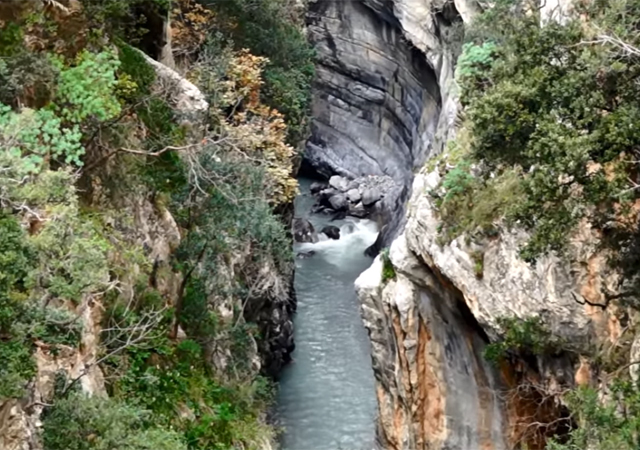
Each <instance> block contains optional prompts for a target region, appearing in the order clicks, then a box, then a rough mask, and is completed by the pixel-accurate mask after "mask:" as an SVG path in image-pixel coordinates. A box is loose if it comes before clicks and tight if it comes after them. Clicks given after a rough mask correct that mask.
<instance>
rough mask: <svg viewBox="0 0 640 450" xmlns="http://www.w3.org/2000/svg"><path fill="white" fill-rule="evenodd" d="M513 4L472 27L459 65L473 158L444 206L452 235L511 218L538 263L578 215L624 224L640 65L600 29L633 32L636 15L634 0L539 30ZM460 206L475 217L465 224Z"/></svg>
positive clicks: (456, 175) (454, 179)
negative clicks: (526, 235)
mask: <svg viewBox="0 0 640 450" xmlns="http://www.w3.org/2000/svg"><path fill="white" fill-rule="evenodd" d="M513 3H514V2H499V4H498V5H497V7H496V9H494V10H492V11H491V13H490V14H487V15H486V16H485V17H484V18H481V19H480V20H479V21H478V25H477V27H476V29H475V30H473V31H472V33H471V36H472V38H473V40H472V41H471V42H468V43H467V44H466V45H465V47H464V52H463V55H462V56H461V58H460V64H459V66H458V71H457V78H458V81H459V83H460V84H461V89H462V101H463V103H464V105H465V111H466V117H467V119H466V125H465V126H466V127H467V128H468V130H469V134H470V136H471V137H470V139H468V142H467V143H466V145H465V153H466V155H467V161H469V162H464V161H463V162H462V163H461V164H458V165H457V166H456V167H455V169H453V170H452V171H451V172H449V173H448V174H447V175H446V176H445V180H444V183H443V187H444V188H445V191H446V194H445V195H444V198H443V199H442V201H441V206H442V208H443V217H444V219H445V220H444V222H445V230H444V231H445V232H446V233H448V234H449V235H450V236H455V235H458V234H460V233H461V232H464V231H469V230H473V229H476V228H480V229H483V228H485V229H486V228H487V227H486V225H488V224H494V223H496V222H497V221H499V220H500V219H501V218H507V219H508V222H511V223H514V222H517V223H518V225H519V226H522V227H524V228H526V229H528V230H530V231H531V233H532V235H531V238H530V240H529V242H528V243H527V245H526V246H525V247H524V248H523V249H522V256H523V257H524V258H525V259H526V260H529V261H533V260H535V258H536V257H537V256H539V255H541V254H543V253H545V252H547V251H550V250H553V251H556V252H562V251H563V250H564V249H565V248H566V244H567V239H568V237H569V236H570V235H571V232H572V231H573V229H574V228H575V226H576V224H577V223H578V222H579V221H580V220H581V219H582V218H585V217H589V218H591V219H592V220H593V221H594V222H596V223H605V222H611V221H614V222H615V223H616V224H617V227H619V228H620V231H621V232H622V228H624V227H623V226H622V222H623V221H624V218H623V217H621V215H624V213H622V211H623V209H621V207H622V208H623V207H624V205H628V204H629V202H631V201H632V200H633V199H634V198H635V193H636V191H635V188H634V184H633V183H631V184H630V182H629V178H630V177H631V179H632V180H633V175H632V174H633V173H634V167H635V164H636V163H635V161H636V159H637V158H636V157H635V156H634V153H635V149H636V148H637V146H638V142H639V141H638V139H640V135H638V134H637V132H636V131H634V130H636V127H634V126H632V125H631V124H632V123H634V122H635V121H636V120H637V118H638V117H639V116H638V114H639V113H640V109H639V107H640V106H639V105H638V102H637V99H638V91H637V90H638V86H637V84H636V83H635V82H634V81H633V80H634V79H635V76H636V74H637V70H638V67H639V66H638V65H637V63H636V61H635V59H634V58H632V57H631V56H630V55H628V54H625V52H624V51H623V50H621V48H620V47H619V46H616V45H602V43H601V42H599V41H598V37H597V36H595V34H596V32H597V31H596V30H598V29H599V30H613V29H616V30H620V29H621V28H624V29H626V30H631V29H633V27H634V24H635V23H636V21H637V20H638V18H637V17H636V14H635V11H636V9H637V8H636V6H635V3H634V2H633V1H620V2H614V3H612V4H611V5H609V6H605V5H600V4H596V5H595V6H594V7H592V8H591V9H588V10H584V11H583V13H584V15H586V16H588V17H589V23H590V25H589V26H583V24H582V23H580V22H579V21H577V20H576V21H569V22H568V23H567V24H564V25H563V24H558V23H555V22H551V23H548V24H546V25H545V26H541V25H540V18H539V14H514V13H513V11H514V10H513V8H514V5H513ZM620 21H622V24H623V26H622V27H621V26H620V25H621V24H620V23H619V22H620ZM605 32H606V31H605ZM617 36H618V37H619V38H621V39H624V38H629V39H630V41H629V42H630V44H631V45H633V44H634V43H635V39H636V38H637V37H636V36H634V35H633V34H631V33H630V32H629V31H627V32H625V34H622V35H617ZM594 39H595V40H594ZM480 162H481V163H480ZM473 165H475V167H476V170H475V171H474V172H473V173H471V172H470V170H469V167H470V166H473ZM501 182H503V183H504V185H503V187H504V190H503V189H500V188H499V185H500V183H501ZM496 190H497V192H496ZM491 191H493V192H492V193H491V194H489V195H487V194H488V192H491ZM501 193H502V194H503V195H501ZM496 194H497V195H496ZM492 198H496V201H490V199H492ZM488 200H489V202H488V204H487V201H488ZM460 205H468V206H470V207H471V208H473V209H476V208H477V207H478V206H477V205H481V206H480V209H481V212H480V213H479V216H478V215H476V216H475V217H470V214H468V213H467V211H466V209H467V208H459V206H460ZM471 216H473V215H471ZM459 219H460V220H459Z"/></svg>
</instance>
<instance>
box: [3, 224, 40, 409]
mask: <svg viewBox="0 0 640 450" xmlns="http://www.w3.org/2000/svg"><path fill="white" fill-rule="evenodd" d="M30 256H31V255H30V251H29V248H28V246H27V245H25V242H24V232H23V231H22V229H21V228H20V225H19V224H18V223H17V222H16V220H15V219H14V218H12V217H7V216H4V215H3V216H0V356H1V357H2V361H3V363H2V365H0V399H3V398H7V397H16V396H19V395H21V393H22V389H23V385H24V383H25V381H26V380H28V379H29V378H30V377H31V376H32V375H33V373H34V364H33V362H32V360H31V347H30V345H28V344H27V343H26V342H25V341H26V339H25V337H24V332H23V330H22V329H21V328H22V327H21V326H20V325H21V322H20V318H21V317H22V316H23V315H24V314H25V313H26V311H25V309H26V308H25V297H26V277H27V274H28V273H29V271H30V270H31V269H32V267H31V265H30Z"/></svg>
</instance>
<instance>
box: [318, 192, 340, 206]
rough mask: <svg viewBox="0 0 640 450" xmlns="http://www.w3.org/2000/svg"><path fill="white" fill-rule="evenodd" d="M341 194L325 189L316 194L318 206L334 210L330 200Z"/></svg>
mask: <svg viewBox="0 0 640 450" xmlns="http://www.w3.org/2000/svg"><path fill="white" fill-rule="evenodd" d="M337 194H340V191H339V190H337V189H334V188H331V187H330V188H327V189H323V190H321V191H320V192H318V193H317V194H316V197H317V198H318V204H319V205H322V206H324V207H325V208H333V206H332V205H331V203H330V202H329V200H330V199H331V197H333V196H334V195H337Z"/></svg>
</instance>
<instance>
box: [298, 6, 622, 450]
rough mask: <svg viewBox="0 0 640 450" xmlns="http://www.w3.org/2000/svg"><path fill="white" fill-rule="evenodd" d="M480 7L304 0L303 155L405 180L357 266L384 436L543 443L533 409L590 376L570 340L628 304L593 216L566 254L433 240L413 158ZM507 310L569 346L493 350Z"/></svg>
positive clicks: (443, 111) (588, 338)
mask: <svg viewBox="0 0 640 450" xmlns="http://www.w3.org/2000/svg"><path fill="white" fill-rule="evenodd" d="M568 4H569V2H566V1H555V2H544V5H543V6H544V7H543V9H542V17H543V20H563V19H564V18H565V17H567V13H568V11H569V9H568ZM479 9H480V8H479V6H478V4H477V3H476V2H475V1H471V0H456V1H451V0H389V1H376V0H360V1H352V2H317V3H312V5H311V10H310V14H309V19H310V20H309V22H310V26H309V29H310V35H311V39H312V41H313V42H314V43H315V45H316V49H317V51H318V76H317V81H316V95H315V100H314V122H313V135H312V138H311V139H310V141H309V143H308V145H307V158H308V160H309V161H310V162H311V163H312V164H313V165H314V166H315V167H316V169H317V170H318V171H319V172H321V173H324V174H329V173H340V174H343V175H346V176H352V177H353V176H359V175H362V174H387V175H390V176H392V177H394V178H395V179H396V180H397V181H399V182H400V184H401V185H402V186H404V192H401V193H397V194H396V195H392V196H389V197H390V198H387V199H385V200H386V202H387V203H386V207H387V212H388V213H389V214H388V215H387V216H386V217H385V219H384V220H385V221H386V226H387V228H386V229H384V230H383V233H382V236H383V237H382V240H381V242H379V248H380V247H382V246H385V245H388V244H389V243H390V242H391V240H392V238H394V237H395V238H396V239H395V240H394V241H393V243H392V245H391V247H390V253H389V256H388V261H387V262H385V261H384V259H385V258H387V257H382V256H379V257H378V258H377V259H376V260H375V262H374V264H373V265H372V267H371V268H370V269H369V270H368V271H366V272H365V273H363V274H362V276H361V277H360V278H359V279H358V281H357V282H356V287H357V290H358V293H359V297H360V299H361V301H362V315H363V319H364V322H365V326H366V327H367V328H368V330H369V333H370V337H371V341H372V346H373V347H372V363H373V369H374V372H375V376H376V382H377V397H378V401H379V424H378V425H379V427H378V437H379V440H380V443H381V445H382V447H383V448H388V449H394V450H399V449H407V450H409V449H412V450H413V449H456V450H476V449H510V448H514V447H516V446H518V445H522V444H525V445H528V448H543V447H544V445H545V442H546V436H547V435H548V434H552V433H553V432H557V431H558V429H549V427H546V428H545V427H544V426H540V424H544V423H549V422H552V421H553V420H554V419H556V418H558V417H563V415H564V414H566V409H565V405H564V404H563V403H562V401H561V400H560V399H559V397H560V396H559V395H558V394H559V393H560V390H561V389H562V388H561V387H562V386H565V387H566V386H571V385H575V384H578V385H585V384H589V383H592V382H593V378H592V375H593V373H592V369H591V368H590V366H589V363H588V362H587V361H586V360H585V359H584V358H582V357H581V356H579V355H580V349H584V348H587V347H589V346H593V345H599V346H603V345H604V346H606V345H607V343H609V344H610V343H611V342H614V341H616V340H618V339H619V338H620V336H621V328H622V327H621V323H620V319H619V317H624V314H619V311H615V308H614V307H612V306H609V304H608V303H609V301H608V299H609V297H607V295H611V292H615V284H616V281H617V278H616V275H615V274H614V273H612V272H611V271H610V270H608V269H607V268H606V263H605V257H604V256H603V255H601V254H599V253H598V252H597V251H596V248H595V245H594V243H595V241H596V235H595V233H594V231H593V230H591V229H590V228H589V226H588V225H587V224H583V225H582V226H581V227H580V230H579V232H578V233H577V234H576V235H575V237H574V240H573V243H572V248H571V252H570V256H569V258H568V259H565V260H561V259H559V258H558V257H556V256H553V255H552V256H547V257H544V258H540V259H539V260H538V261H537V263H536V264H535V265H533V266H532V265H529V264H527V263H525V262H524V261H522V260H521V259H520V258H519V256H518V249H519V247H520V245H521V244H522V242H524V240H525V239H526V235H524V233H521V232H517V231H507V230H502V232H501V233H499V234H498V236H497V237H496V238H495V239H491V240H489V241H488V242H484V243H482V244H474V243H473V242H471V240H469V239H465V238H464V237H461V238H458V239H456V240H454V241H453V242H451V243H449V244H443V243H441V242H439V241H438V227H439V225H438V217H437V216H438V213H437V209H436V208H435V206H434V204H433V202H432V199H431V197H430V195H428V192H429V191H430V190H432V189H435V188H436V187H437V186H438V182H439V174H438V173H437V172H431V173H430V172H429V171H428V170H427V169H426V168H423V169H421V170H420V173H419V174H418V175H416V176H415V177H414V172H415V171H416V169H418V168H420V167H422V166H423V165H424V163H425V161H426V160H427V159H429V158H430V157H433V156H434V155H437V154H438V153H440V152H442V151H443V150H444V144H445V143H446V142H447V140H448V139H450V138H451V137H452V136H453V134H454V133H455V124H456V117H457V114H458V109H459V104H458V99H457V94H456V86H455V82H454V80H453V74H454V65H455V61H456V58H457V56H458V54H457V51H458V50H457V47H456V43H459V39H460V33H461V30H462V28H463V27H464V25H465V24H468V23H470V21H471V20H472V19H473V17H474V15H475V14H476V13H478V11H479ZM409 197H410V198H409ZM407 200H408V202H407ZM405 202H406V203H405ZM405 204H406V205H408V206H406V208H405ZM379 248H378V249H379ZM479 254H482V255H483V257H482V258H483V259H482V261H480V262H478V261H477V255H479ZM385 264H389V265H390V266H392V267H393V271H394V273H395V276H394V277H392V279H386V278H388V271H389V270H391V269H384V268H383V266H384V265H385ZM478 264H480V266H481V269H482V270H481V272H482V273H480V274H479V273H478V270H477V266H478ZM383 273H384V274H386V275H385V276H384V278H383ZM606 293H608V294H606ZM502 317H518V318H521V319H525V318H528V317H539V318H541V319H542V320H543V321H544V323H545V326H547V327H549V328H550V329H551V331H552V332H553V333H554V334H555V335H557V336H560V337H561V338H562V339H563V341H564V342H567V343H569V344H570V345H568V349H569V350H567V351H563V352H558V353H555V354H550V355H547V356H546V357H534V358H532V359H531V360H520V361H518V360H511V361H509V362H508V363H505V364H502V365H499V366H498V365H495V364H490V363H488V362H487V361H486V358H485V357H484V355H483V352H484V349H485V348H486V346H487V344H489V343H490V342H492V340H495V339H496V338H497V336H498V334H499V332H500V327H499V326H498V324H497V322H498V320H499V319H500V318H502ZM627 350H628V349H627ZM514 392H517V395H514V394H513V393H514Z"/></svg>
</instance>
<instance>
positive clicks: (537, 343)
mask: <svg viewBox="0 0 640 450" xmlns="http://www.w3.org/2000/svg"><path fill="white" fill-rule="evenodd" d="M498 326H499V327H500V329H501V330H502V336H501V338H500V340H498V341H497V342H492V343H491V344H488V345H487V346H486V347H485V349H484V357H485V358H486V359H487V360H488V361H491V362H493V363H498V362H500V361H502V360H503V359H505V358H507V357H508V356H515V357H521V358H522V357H528V356H541V355H548V354H554V353H555V352H557V351H558V349H559V348H560V342H559V340H558V339H557V338H556V337H554V336H553V335H552V334H551V333H550V332H549V330H548V329H547V328H546V327H545V326H544V324H543V322H542V321H541V320H540V319H539V318H537V317H529V318H527V319H518V318H516V317H501V318H499V319H498Z"/></svg>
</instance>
